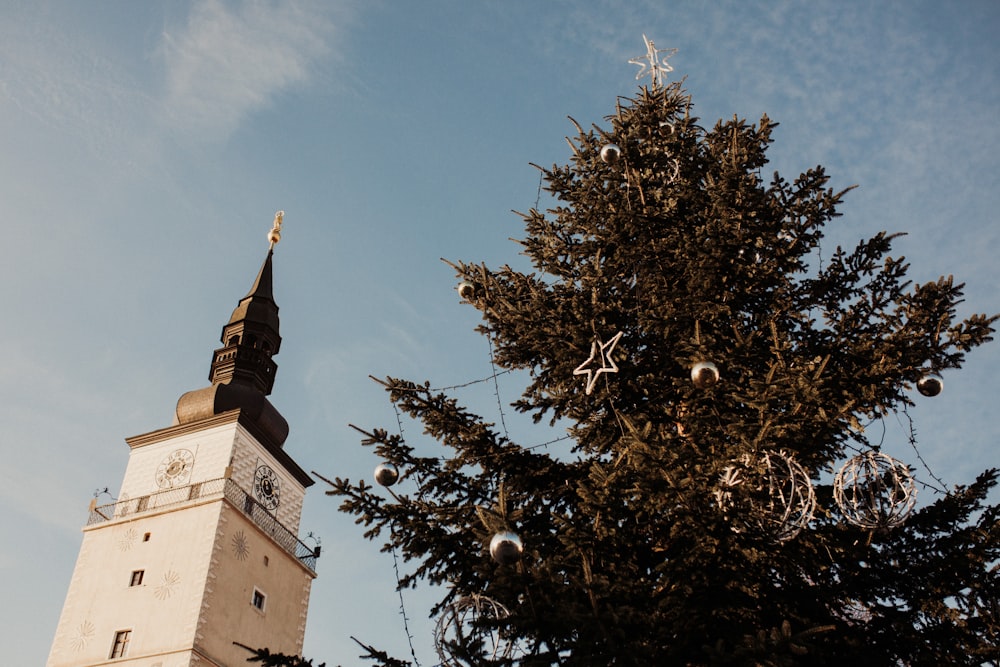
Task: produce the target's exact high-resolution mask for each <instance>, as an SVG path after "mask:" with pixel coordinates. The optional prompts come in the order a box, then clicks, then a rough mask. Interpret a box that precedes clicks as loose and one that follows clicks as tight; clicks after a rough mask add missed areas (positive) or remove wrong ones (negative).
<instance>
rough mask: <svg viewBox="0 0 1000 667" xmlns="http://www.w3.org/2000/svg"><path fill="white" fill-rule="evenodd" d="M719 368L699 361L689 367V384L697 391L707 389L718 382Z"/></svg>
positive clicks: (709, 362) (707, 362) (710, 363)
mask: <svg viewBox="0 0 1000 667" xmlns="http://www.w3.org/2000/svg"><path fill="white" fill-rule="evenodd" d="M719 377H720V375H719V367H718V366H716V365H715V364H713V363H712V362H711V361H699V362H698V363H696V364H695V365H694V366H692V367H691V382H693V383H694V386H696V387H698V389H707V388H708V387H711V386H712V385H714V384H716V383H717V382H718V381H719Z"/></svg>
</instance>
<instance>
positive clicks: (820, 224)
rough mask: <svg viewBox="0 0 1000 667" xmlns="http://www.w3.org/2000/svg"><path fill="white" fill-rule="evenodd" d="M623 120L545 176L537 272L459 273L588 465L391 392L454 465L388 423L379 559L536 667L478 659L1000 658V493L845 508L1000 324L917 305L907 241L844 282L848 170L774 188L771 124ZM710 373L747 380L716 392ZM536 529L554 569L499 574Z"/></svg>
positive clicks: (904, 491) (352, 503) (542, 412)
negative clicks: (899, 430)
mask: <svg viewBox="0 0 1000 667" xmlns="http://www.w3.org/2000/svg"><path fill="white" fill-rule="evenodd" d="M607 120H608V122H609V125H608V127H606V128H605V129H599V128H596V127H595V128H593V129H586V130H585V129H583V128H581V127H579V126H577V130H578V134H577V136H576V138H575V139H574V140H572V141H571V145H572V151H573V152H572V158H571V160H570V163H569V164H567V165H556V166H553V167H552V168H551V169H543V170H542V171H543V173H544V178H545V181H546V183H547V190H548V191H549V192H550V193H551V194H552V195H553V196H554V197H555V199H556V200H557V204H556V205H555V206H554V207H553V208H551V209H549V210H546V211H539V210H530V211H529V212H528V213H526V214H524V215H523V217H524V221H525V224H526V235H525V238H524V239H523V240H522V241H521V242H520V244H521V246H522V249H523V252H524V253H525V254H526V255H527V256H528V257H529V258H530V259H531V262H532V263H533V266H534V268H535V271H536V273H530V274H525V273H522V272H519V271H516V270H514V269H512V268H510V267H506V266H505V267H501V268H499V269H490V268H487V267H485V266H482V265H477V264H469V263H464V262H455V263H454V266H455V268H456V270H457V274H458V277H459V279H460V280H462V281H464V283H463V294H464V295H465V296H466V297H467V300H468V302H469V303H470V304H472V305H473V306H474V307H476V308H477V309H478V310H479V311H481V313H482V317H483V320H484V323H483V324H482V326H481V327H480V329H479V330H480V332H481V333H482V334H483V335H484V336H489V337H490V339H491V343H492V349H493V351H494V359H493V361H494V363H495V364H496V365H497V366H498V367H500V368H503V369H522V370H526V371H528V374H529V376H530V383H529V384H528V386H527V387H526V389H525V390H524V392H523V394H522V396H521V397H520V398H519V399H518V400H517V401H516V403H515V404H514V405H515V406H516V408H517V410H519V411H521V412H523V413H526V414H529V415H531V416H532V417H533V418H534V420H535V421H536V422H540V421H543V420H550V421H551V422H553V423H554V422H556V421H558V422H559V424H560V425H565V424H569V428H568V432H569V434H570V436H571V444H567V446H566V450H565V451H563V452H560V453H559V454H555V453H552V452H550V451H549V450H548V449H537V448H531V447H529V446H525V445H524V444H523V443H522V444H519V443H515V442H512V441H509V440H508V439H507V438H506V437H504V436H502V435H501V434H499V433H498V432H497V430H496V429H495V428H494V427H493V426H492V425H491V424H489V423H487V422H486V421H484V419H483V418H481V417H480V416H477V415H475V414H471V413H470V412H469V411H467V410H466V409H464V408H463V407H461V406H460V405H459V404H458V402H457V401H456V400H455V399H454V398H451V397H449V396H448V395H446V394H445V393H441V392H437V391H434V390H431V389H430V385H429V384H417V383H414V382H409V381H405V380H401V379H395V378H389V379H387V380H385V381H384V385H385V387H386V389H387V391H388V395H389V398H390V399H391V401H392V402H393V403H394V404H395V405H396V406H397V407H398V408H399V409H400V410H401V411H402V412H404V413H406V414H407V415H409V416H411V417H412V418H414V419H416V420H419V421H420V422H421V423H422V425H423V427H424V429H425V432H426V433H427V434H428V435H430V436H431V437H433V438H434V439H436V440H437V441H439V442H440V443H441V444H443V445H444V446H445V447H446V448H447V451H448V455H447V456H444V457H440V458H439V457H429V456H422V455H419V454H418V452H416V451H415V450H414V448H413V447H411V446H410V445H409V444H407V443H406V442H405V441H404V440H403V438H402V437H401V435H399V434H395V433H391V432H390V431H388V430H384V429H365V430H363V433H364V440H363V444H364V445H367V446H370V447H372V448H373V449H374V452H375V454H377V456H378V457H380V458H381V459H382V460H384V461H386V462H389V463H391V464H393V465H394V466H395V467H396V468H397V469H398V470H399V472H400V475H401V489H400V491H399V493H389V492H387V491H386V490H385V489H376V488H373V487H372V486H370V485H368V484H366V483H365V482H363V481H358V482H351V481H348V480H344V479H335V480H333V481H332V482H331V484H332V485H333V488H332V490H331V491H330V492H329V493H331V494H334V495H337V496H339V497H341V498H342V503H343V504H342V505H341V509H342V510H343V511H345V512H348V513H351V514H354V515H356V516H357V518H358V521H359V523H362V524H364V525H365V526H366V527H367V532H366V533H365V536H366V537H367V538H369V539H371V540H384V544H383V547H382V548H383V550H385V551H388V550H391V549H395V550H397V551H398V552H399V553H401V554H402V556H403V558H404V559H406V560H408V561H412V562H413V563H414V566H413V569H412V571H411V572H410V573H409V574H408V575H407V576H405V577H403V578H402V580H401V583H400V585H401V586H404V587H407V586H411V585H414V584H415V583H416V582H418V581H426V582H430V583H432V584H446V585H447V586H448V588H446V589H442V590H446V591H447V592H446V593H444V594H443V595H444V597H443V599H442V600H441V602H440V604H439V605H438V607H437V608H435V609H434V610H432V613H434V614H444V615H445V616H444V618H447V614H449V613H450V612H449V610H452V609H453V605H454V603H455V602H456V600H458V599H464V600H470V599H471V600H481V599H488V600H490V601H495V602H496V603H498V604H500V605H502V606H503V607H504V608H506V610H508V611H509V615H507V616H503V615H501V617H498V618H497V619H491V618H490V617H487V616H486V615H482V616H481V617H480V619H479V623H478V629H479V631H480V632H481V634H482V636H483V637H486V638H488V637H489V636H490V633H491V631H492V632H493V634H494V636H495V635H496V634H497V633H499V636H500V638H501V639H502V640H503V641H510V642H511V643H512V645H513V646H515V650H514V651H513V652H511V653H510V654H509V655H507V654H505V653H503V652H499V653H494V652H493V651H492V649H491V645H490V643H489V642H488V641H477V637H478V635H476V634H475V632H474V630H475V629H476V628H475V627H473V628H472V630H471V631H469V632H472V635H469V634H467V635H466V636H465V640H460V641H454V642H451V644H450V645H449V646H446V649H447V651H446V653H445V655H455V656H456V657H455V658H454V659H452V658H448V660H447V662H448V664H456V665H457V664H468V665H492V664H497V665H499V664H512V665H514V664H516V665H523V666H525V667H527V666H535V665H561V666H564V667H576V666H581V667H598V666H600V667H604V666H606V665H643V666H648V665H838V666H841V665H844V664H852V665H896V664H902V665H940V664H958V665H980V664H983V663H986V662H990V661H994V662H995V661H998V660H1000V619H998V617H997V612H998V608H997V591H998V590H1000V571H998V566H997V563H998V559H1000V525H998V515H1000V507H998V506H996V505H991V504H989V502H988V498H987V496H988V494H989V492H990V489H992V488H993V487H994V485H995V484H996V481H997V474H998V473H997V471H996V470H987V471H985V472H984V473H982V474H981V475H980V476H979V477H978V479H976V480H975V481H974V482H972V483H971V484H969V485H968V486H963V487H958V488H954V489H952V490H950V491H948V492H947V493H942V494H940V495H939V496H938V497H936V498H934V499H933V500H932V501H930V502H924V503H922V504H921V506H920V507H919V508H918V509H915V510H914V511H912V512H911V513H909V516H906V517H905V521H902V522H900V520H897V518H895V517H894V513H897V514H901V515H905V514H906V510H908V509H909V507H908V505H907V503H908V502H909V501H911V500H912V497H911V496H912V494H911V490H910V488H909V486H908V484H909V483H910V482H911V481H912V480H911V479H910V478H909V472H908V471H907V470H906V468H905V466H902V467H901V468H900V466H897V467H896V468H895V469H893V468H891V467H890V468H881V469H877V470H875V469H871V470H868V472H870V473H871V474H870V475H869V476H868V477H865V476H864V475H860V476H859V478H858V481H857V485H856V486H855V487H852V488H843V486H841V488H840V489H839V491H840V492H841V493H840V494H839V496H838V493H837V491H838V488H837V485H838V483H839V484H841V485H844V484H847V483H848V482H844V481H841V482H836V480H835V478H834V476H833V475H832V474H831V472H830V471H835V470H838V469H840V467H841V466H842V465H843V464H844V462H845V461H847V460H849V459H851V457H854V456H855V455H859V454H864V453H866V452H874V451H877V450H878V443H873V442H870V441H869V438H868V437H867V436H866V432H865V428H864V427H865V426H866V425H868V424H870V423H872V422H874V421H877V420H880V419H883V418H885V417H886V416H889V415H892V414H893V413H896V412H900V411H904V410H905V409H906V408H907V407H908V406H910V405H912V404H913V395H914V392H915V390H916V385H917V384H918V383H919V382H921V381H922V380H924V379H925V378H927V377H933V376H934V375H935V374H938V373H940V372H941V371H944V370H947V369H956V368H959V367H960V366H961V364H962V363H963V361H964V356H965V353H966V352H968V351H970V350H971V349H972V348H974V347H976V346H978V345H980V344H982V343H984V342H987V341H989V340H990V334H991V333H992V331H993V329H992V328H991V325H992V323H993V322H995V320H996V316H993V317H988V316H985V315H974V316H971V317H968V318H967V319H964V320H960V319H958V317H957V315H956V306H957V305H958V304H959V303H960V302H961V300H962V285H961V284H956V283H955V282H954V281H953V280H952V278H951V277H948V278H941V279H939V280H937V281H935V282H930V283H926V284H913V283H911V282H910V281H909V280H908V278H907V269H908V266H907V264H906V262H905V261H904V259H902V258H900V257H893V256H890V249H891V243H892V241H893V238H894V235H892V234H888V233H879V234H877V235H875V236H874V237H873V238H870V239H867V240H864V241H862V242H860V243H859V244H858V245H857V247H856V248H854V249H853V250H844V249H837V251H836V252H835V253H833V255H832V256H831V257H829V258H827V260H826V261H824V262H822V263H821V262H820V260H819V257H820V255H819V252H818V251H819V248H820V243H821V240H822V239H823V235H824V228H825V226H826V225H828V224H830V223H831V222H832V221H833V220H834V219H835V218H836V217H837V215H838V213H837V207H838V205H839V204H840V203H841V200H842V197H843V196H844V194H845V192H846V190H843V191H836V190H834V189H830V187H829V185H830V184H829V178H828V177H827V175H826V173H825V172H824V170H823V169H822V168H820V167H817V168H815V169H811V170H809V171H807V172H806V173H804V174H802V175H801V176H799V177H798V178H797V179H795V180H794V181H793V182H788V181H786V180H784V179H783V178H781V177H780V176H779V175H777V174H775V175H774V176H773V178H772V179H771V180H770V182H765V180H764V179H763V177H762V170H763V168H764V166H765V165H766V163H767V159H766V150H767V148H768V146H769V144H770V143H771V133H772V130H773V128H774V127H775V124H774V123H773V122H772V121H771V120H769V119H768V118H767V117H766V116H765V117H763V118H761V119H760V121H759V123H757V124H748V123H747V122H745V121H744V120H741V119H738V118H734V119H732V120H729V121H726V122H719V123H717V124H716V125H715V126H714V127H712V128H711V129H705V128H704V127H702V126H701V125H699V123H698V119H697V118H695V117H694V116H693V115H692V105H691V101H690V99H689V97H687V95H686V94H685V92H684V91H683V89H682V87H681V85H680V84H677V83H661V82H660V81H659V80H658V79H657V78H656V77H655V76H654V79H653V84H652V85H651V86H648V87H642V88H640V89H639V92H638V93H637V95H636V97H635V98H634V99H629V100H623V101H621V102H620V103H619V105H618V107H617V109H616V112H615V113H614V115H612V116H610V117H609V118H608V119H607ZM617 334H621V336H620V337H616V336H617ZM588 355H591V356H592V359H590V360H588ZM699 362H710V363H711V364H714V367H715V368H716V369H717V370H718V374H716V373H715V372H714V371H713V370H712V369H711V368H709V369H708V370H705V371H704V373H705V374H704V375H701V374H699V373H695V375H694V377H693V376H692V368H693V367H695V365H696V364H698V363H699ZM359 430H361V429H359ZM553 449H555V448H553ZM875 458H876V457H868V459H864V458H863V457H862V458H859V459H857V460H858V461H860V462H861V463H862V464H863V463H864V462H865V461H866V460H867V461H869V462H871V461H873V460H875ZM890 461H891V459H890ZM796 474H798V475H799V476H798V477H796V476H795V475H796ZM403 489H405V490H403ZM852 489H856V490H857V491H858V492H859V495H857V496H851V495H850V491H851V490H852ZM838 497H839V498H841V500H842V502H848V503H853V505H850V506H849V507H848V509H852V510H853V511H854V512H855V514H857V513H860V514H861V515H862V516H863V517H864V516H868V518H869V519H870V523H869V525H859V522H858V521H857V519H856V517H855V518H853V519H852V517H850V516H845V510H844V508H842V507H841V505H840V504H838V502H837V500H838ZM844 497H847V498H848V500H847V501H844V500H843V498H844ZM902 518H903V517H899V519H902ZM506 531H510V532H512V533H515V534H516V535H520V536H521V538H522V539H523V545H524V550H523V552H522V553H518V550H517V546H518V545H517V543H516V540H515V541H513V542H511V543H508V544H507V545H506V546H507V547H508V551H507V552H505V554H498V556H500V558H499V560H500V561H504V562H497V560H496V559H494V558H491V554H490V549H489V545H490V542H491V538H493V537H494V536H495V535H497V534H502V533H504V532H506ZM518 556H519V557H518ZM463 596H464V597H463ZM475 596H483V598H479V597H475ZM383 662H384V664H389V662H388V660H384V661H383ZM392 664H400V662H399V661H394V662H393V663H392Z"/></svg>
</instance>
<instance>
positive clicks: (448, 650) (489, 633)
mask: <svg viewBox="0 0 1000 667" xmlns="http://www.w3.org/2000/svg"><path fill="white" fill-rule="evenodd" d="M508 616H510V611H509V610H508V609H507V608H506V607H504V606H503V605H502V604H500V603H499V602H497V601H496V600H491V599H490V598H488V597H486V596H485V595H476V594H473V595H466V596H463V597H461V598H459V599H457V600H455V601H454V602H452V603H451V604H450V605H448V606H447V607H446V608H445V609H444V611H442V612H441V615H440V616H439V617H438V620H437V624H436V625H435V627H434V648H435V649H437V654H438V658H440V660H441V667H464V666H465V665H468V666H469V667H473V666H475V667H481V666H482V665H491V664H494V663H501V662H502V663H504V664H506V662H507V661H508V660H510V659H511V658H513V657H516V655H517V654H518V653H520V651H519V649H518V647H517V644H516V643H515V642H514V641H512V640H511V639H509V638H507V637H506V636H505V634H506V633H504V632H502V631H501V628H500V627H499V626H500V625H501V623H502V622H503V620H504V619H505V618H507V617H508ZM473 653H475V654H473Z"/></svg>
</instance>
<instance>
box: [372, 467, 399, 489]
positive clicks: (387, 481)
mask: <svg viewBox="0 0 1000 667" xmlns="http://www.w3.org/2000/svg"><path fill="white" fill-rule="evenodd" d="M398 479H399V470H398V469H397V468H396V466H394V465H392V464H391V463H379V464H378V465H377V466H375V483H376V484H378V485H379V486H392V485H393V484H395V483H396V481H397V480H398Z"/></svg>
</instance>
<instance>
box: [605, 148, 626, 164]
mask: <svg viewBox="0 0 1000 667" xmlns="http://www.w3.org/2000/svg"><path fill="white" fill-rule="evenodd" d="M621 157H622V149H620V148H618V144H606V145H605V146H603V147H602V148H601V159H602V160H604V162H605V163H607V164H618V161H619V160H620V159H621Z"/></svg>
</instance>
